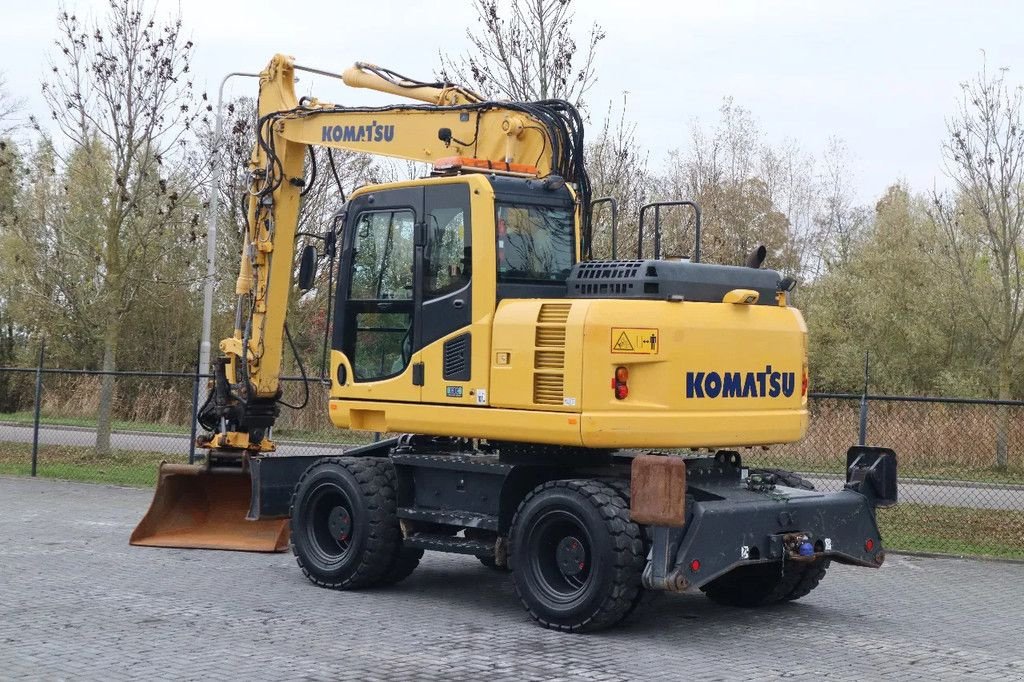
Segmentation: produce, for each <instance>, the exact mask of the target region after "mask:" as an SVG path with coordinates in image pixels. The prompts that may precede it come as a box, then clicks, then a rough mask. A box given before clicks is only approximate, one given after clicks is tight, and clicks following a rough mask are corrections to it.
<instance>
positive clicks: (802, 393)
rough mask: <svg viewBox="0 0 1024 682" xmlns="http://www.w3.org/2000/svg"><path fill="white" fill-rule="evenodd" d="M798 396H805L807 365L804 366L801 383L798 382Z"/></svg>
mask: <svg viewBox="0 0 1024 682" xmlns="http://www.w3.org/2000/svg"><path fill="white" fill-rule="evenodd" d="M800 395H801V396H805V395H807V365H804V378H803V381H801V382H800Z"/></svg>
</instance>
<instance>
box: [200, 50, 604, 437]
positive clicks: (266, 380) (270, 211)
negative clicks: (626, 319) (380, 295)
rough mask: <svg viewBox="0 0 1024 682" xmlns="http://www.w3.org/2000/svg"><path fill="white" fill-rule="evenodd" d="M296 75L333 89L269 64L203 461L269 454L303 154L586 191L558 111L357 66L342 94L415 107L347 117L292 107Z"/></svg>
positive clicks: (307, 104) (572, 121)
mask: <svg viewBox="0 0 1024 682" xmlns="http://www.w3.org/2000/svg"><path fill="white" fill-rule="evenodd" d="M296 70H305V71H311V72H314V73H318V74H321V75H328V76H335V77H337V75H336V74H331V73H330V72H326V71H321V70H317V69H309V68H306V67H302V66H297V65H295V63H294V61H293V59H292V58H291V57H287V56H284V55H276V56H275V57H274V58H273V59H272V60H271V62H270V64H269V65H268V66H267V68H266V69H265V70H264V71H263V72H262V73H261V75H260V91H259V102H258V117H259V118H258V124H257V144H256V146H255V148H254V150H253V154H252V157H251V160H250V164H249V171H250V180H251V186H250V189H249V194H250V201H249V208H248V216H247V224H246V233H245V239H244V246H243V249H242V254H241V263H240V267H239V275H238V280H237V283H236V287H235V293H236V294H237V296H238V303H237V309H236V314H235V327H234V333H233V334H232V336H231V337H230V338H227V339H224V340H223V341H221V343H220V350H221V352H222V353H223V357H222V358H221V360H220V361H219V363H218V365H217V368H218V370H219V371H218V374H220V376H218V377H217V378H216V379H215V385H214V389H213V392H212V395H211V400H210V401H208V402H207V406H206V409H205V410H204V413H203V420H202V421H203V423H204V426H207V427H208V428H210V430H211V431H214V433H213V434H212V436H211V438H210V439H209V441H208V442H207V443H206V445H207V447H209V448H211V449H216V450H227V451H232V450H233V451H239V450H242V451H251V452H259V451H268V450H272V449H273V444H272V443H271V442H270V440H269V439H267V437H266V436H267V435H268V434H269V429H270V428H271V427H272V426H273V423H274V421H275V419H276V417H277V414H278V410H279V407H278V401H279V399H280V396H281V386H280V369H281V361H282V357H283V354H284V344H285V339H286V328H285V314H286V311H287V308H288V296H289V293H290V289H291V282H292V273H293V259H294V243H295V237H296V234H295V232H296V226H297V224H298V217H299V210H300V206H301V193H302V190H303V188H304V187H305V178H304V175H303V172H304V166H305V158H306V155H307V153H308V151H309V148H310V147H313V146H322V147H328V148H333V149H345V150H350V151H356V152H362V153H368V154H376V155H381V156H390V157H395V158H400V159H407V160H412V161H419V162H423V163H428V164H438V162H441V163H444V160H445V159H450V158H452V157H456V158H469V159H473V160H475V161H474V162H475V163H478V164H479V163H484V164H486V165H487V166H488V167H490V168H493V169H494V170H495V171H496V172H510V171H516V172H528V173H532V174H536V175H537V176H538V177H545V176H548V175H552V174H557V175H560V176H562V177H563V178H565V179H566V180H567V181H569V182H574V183H576V184H577V186H578V189H579V187H580V186H581V185H582V188H583V189H584V190H586V174H585V171H584V170H583V167H582V158H579V154H578V151H576V150H579V149H581V148H582V122H581V121H580V120H579V115H578V114H577V113H576V111H575V109H573V108H572V107H571V106H569V105H567V104H566V103H564V102H560V101H557V100H553V101H549V102H535V103H513V102H486V101H483V99H482V98H481V97H480V96H479V95H477V94H476V93H473V92H472V91H469V90H467V89H465V88H461V87H458V86H454V85H452V84H449V83H422V82H418V81H413V80H411V79H409V78H406V77H403V76H400V75H399V74H396V73H394V72H392V71H388V70H386V69H382V68H380V67H377V66H374V65H371V64H366V63H358V64H356V65H355V66H354V67H351V68H349V69H348V70H346V71H345V72H344V74H343V75H342V76H341V78H342V80H343V81H344V82H345V83H346V84H347V85H349V86H352V87H361V88H369V89H372V90H376V91H380V92H386V93H391V94H396V95H402V96H405V97H408V98H411V99H414V100H419V101H420V102H423V103H422V104H398V105H391V106H384V107H346V106H340V105H337V104H332V103H329V102H324V101H321V100H318V99H313V98H303V99H302V100H301V101H300V100H299V99H298V98H297V97H296V95H295V71H296ZM577 195H578V196H579V197H580V198H581V201H582V202H585V201H586V200H587V199H588V198H589V192H588V191H578V192H577ZM580 214H581V215H589V211H587V210H581V211H580Z"/></svg>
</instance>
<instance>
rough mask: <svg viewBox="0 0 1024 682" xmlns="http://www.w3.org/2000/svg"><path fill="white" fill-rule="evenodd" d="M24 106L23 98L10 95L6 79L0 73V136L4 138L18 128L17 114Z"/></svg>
mask: <svg viewBox="0 0 1024 682" xmlns="http://www.w3.org/2000/svg"><path fill="white" fill-rule="evenodd" d="M24 106H25V102H24V100H22V99H21V98H20V97H15V96H13V95H11V93H10V90H8V89H7V79H6V78H5V77H4V74H3V73H0V138H6V137H8V136H10V134H11V133H13V132H14V131H15V130H17V129H18V127H19V121H18V114H19V113H21V110H22V109H23V108H24Z"/></svg>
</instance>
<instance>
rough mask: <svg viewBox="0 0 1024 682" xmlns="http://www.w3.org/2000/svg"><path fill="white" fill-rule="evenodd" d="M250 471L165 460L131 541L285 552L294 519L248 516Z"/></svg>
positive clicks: (143, 544) (144, 544)
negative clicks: (212, 468) (150, 501)
mask: <svg viewBox="0 0 1024 682" xmlns="http://www.w3.org/2000/svg"><path fill="white" fill-rule="evenodd" d="M250 489H251V483H250V480H249V474H248V473H244V472H242V471H238V472H234V471H231V472H220V471H217V472H209V471H207V469H206V467H204V466H202V465H188V464H167V463H163V464H161V465H160V475H159V478H158V480H157V485H156V492H155V493H154V495H153V502H152V503H151V504H150V505H149V511H147V512H146V515H145V516H144V517H143V518H142V521H140V522H139V525H138V526H136V527H135V530H134V531H132V536H131V539H130V540H129V543H130V544H132V545H142V546H146V547H189V548H194V549H231V550H238V551H242V552H283V551H284V550H285V549H287V548H288V520H287V519H261V520H258V521H247V520H246V515H247V514H248V512H249V496H250Z"/></svg>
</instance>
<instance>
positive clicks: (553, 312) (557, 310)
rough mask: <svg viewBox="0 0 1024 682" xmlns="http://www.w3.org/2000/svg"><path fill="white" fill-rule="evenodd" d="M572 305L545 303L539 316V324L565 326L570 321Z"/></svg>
mask: <svg viewBox="0 0 1024 682" xmlns="http://www.w3.org/2000/svg"><path fill="white" fill-rule="evenodd" d="M571 308H572V303H545V304H543V305H542V306H541V307H540V314H538V315H537V323H538V324H565V321H566V320H568V319H569V310H570V309H571Z"/></svg>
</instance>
